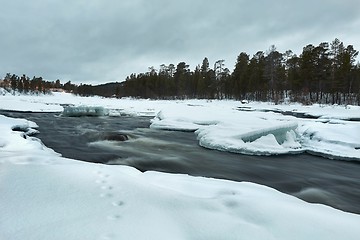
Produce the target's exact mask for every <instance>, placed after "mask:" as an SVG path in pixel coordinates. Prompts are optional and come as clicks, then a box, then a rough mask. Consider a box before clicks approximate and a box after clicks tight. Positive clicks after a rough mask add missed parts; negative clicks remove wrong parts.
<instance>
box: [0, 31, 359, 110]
mask: <svg viewBox="0 0 360 240" xmlns="http://www.w3.org/2000/svg"><path fill="white" fill-rule="evenodd" d="M358 53H359V52H358V51H357V50H355V49H354V47H353V45H347V46H345V45H344V43H343V42H341V41H340V40H339V39H337V38H336V39H335V40H333V41H332V42H331V43H328V42H322V43H320V44H319V45H318V46H315V45H312V44H308V45H307V46H305V47H303V51H302V53H301V54H300V55H299V56H297V55H296V54H294V53H293V52H292V51H291V50H288V51H286V52H284V53H281V52H279V51H277V49H276V47H275V46H271V47H270V48H269V49H268V50H267V51H258V52H257V53H255V54H254V55H253V56H250V55H249V54H248V53H246V52H241V53H240V54H239V55H238V57H237V59H236V62H235V66H234V68H233V70H232V71H230V70H229V68H228V67H226V65H225V61H224V60H217V61H215V63H214V66H210V63H209V59H208V58H206V57H205V58H204V59H203V61H202V63H201V64H199V65H197V66H196V68H195V69H194V70H190V69H189V65H188V64H186V62H180V63H178V64H177V65H175V64H162V65H160V66H159V67H158V68H155V67H149V69H148V71H147V72H145V73H133V74H131V75H130V76H128V77H127V78H126V79H125V81H122V82H117V83H108V84H102V85H96V86H92V85H88V84H80V85H75V84H72V83H71V82H70V81H68V82H67V83H65V84H61V83H60V80H57V81H56V82H46V81H43V80H42V79H41V80H39V79H38V78H35V77H34V78H35V80H36V79H37V81H35V80H34V79H33V80H30V79H28V78H27V77H26V76H25V75H23V76H22V77H17V76H16V75H11V74H7V76H6V77H5V79H4V80H5V81H7V83H8V85H11V87H12V88H13V89H14V88H16V89H19V90H20V91H27V89H30V90H31V91H45V90H46V89H50V88H62V89H64V90H66V91H69V92H73V93H75V94H79V95H82V96H92V95H100V96H105V97H119V98H121V97H134V98H151V99H189V98H202V99H235V100H245V99H246V100H248V101H268V102H274V103H276V104H277V103H281V102H283V101H291V102H301V103H303V104H312V103H321V104H354V105H360V64H359V62H356V58H357V56H358ZM33 81H34V83H33ZM3 82H4V81H3Z"/></svg>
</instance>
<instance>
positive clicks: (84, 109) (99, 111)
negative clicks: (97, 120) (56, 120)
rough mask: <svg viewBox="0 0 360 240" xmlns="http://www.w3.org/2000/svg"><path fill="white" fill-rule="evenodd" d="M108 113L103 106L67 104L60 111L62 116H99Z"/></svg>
mask: <svg viewBox="0 0 360 240" xmlns="http://www.w3.org/2000/svg"><path fill="white" fill-rule="evenodd" d="M108 114H109V113H108V111H107V110H106V109H105V108H104V107H92V106H77V107H73V106H69V107H65V108H64V111H63V112H62V116H64V117H100V116H106V115H108Z"/></svg>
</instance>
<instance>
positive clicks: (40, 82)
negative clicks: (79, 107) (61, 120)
mask: <svg viewBox="0 0 360 240" xmlns="http://www.w3.org/2000/svg"><path fill="white" fill-rule="evenodd" d="M0 87H2V88H5V89H6V90H8V91H9V92H12V93H13V94H15V93H23V94H49V93H51V92H52V91H56V90H60V89H62V90H65V91H68V92H76V89H77V86H76V85H75V84H72V83H71V82H70V81H68V82H67V83H65V84H62V83H61V82H60V80H59V79H58V80H56V81H46V80H44V79H43V78H42V77H36V76H34V77H33V78H31V79H30V77H28V76H26V75H25V74H23V75H21V76H18V75H16V74H11V73H7V74H6V76H5V77H4V78H3V79H2V80H0Z"/></svg>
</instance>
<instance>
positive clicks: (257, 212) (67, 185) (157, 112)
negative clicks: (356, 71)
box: [0, 93, 360, 240]
mask: <svg viewBox="0 0 360 240" xmlns="http://www.w3.org/2000/svg"><path fill="white" fill-rule="evenodd" d="M238 104H239V103H238V102H235V101H212V102H209V101H206V100H190V101H150V100H132V99H120V100H119V99H103V98H80V97H76V96H73V95H69V94H65V93H54V95H52V96H21V97H19V96H11V95H4V96H0V109H7V110H19V111H36V112H38V111H53V112H61V111H62V110H63V107H62V106H69V105H71V106H81V105H84V106H102V107H104V108H106V109H108V110H109V112H110V113H112V114H113V116H120V115H122V114H131V115H137V116H139V115H140V116H153V117H154V119H153V120H152V127H153V128H157V129H171V130H187V131H195V134H197V136H198V139H199V143H200V144H202V145H204V146H206V147H209V148H214V149H219V150H222V151H234V152H240V153H247V154H279V153H289V152H291V153H296V152H301V151H305V150H311V151H315V152H317V153H318V152H323V153H326V154H327V155H328V156H335V157H339V156H344V157H352V158H356V159H359V153H358V151H359V150H358V148H359V143H360V141H359V123H358V122H349V121H345V119H346V116H351V117H352V118H354V117H359V116H358V115H359V108H357V107H348V108H346V109H345V108H341V107H340V106H339V107H334V108H328V110H329V111H325V110H324V112H323V113H322V115H321V116H324V117H323V118H321V119H298V118H295V117H290V116H283V115H281V114H279V113H274V112H263V109H265V108H266V109H267V110H271V109H272V108H273V107H274V105H265V104H262V103H249V107H250V108H252V109H251V110H252V111H246V112H245V111H239V110H238V108H237V107H238ZM251 104H252V105H251ZM250 105H251V106H250ZM276 107H277V108H278V107H279V106H276ZM282 107H283V108H294V107H295V106H282ZM296 108H297V109H300V108H301V106H296ZM313 108H319V106H314V107H313ZM344 109H345V110H344ZM301 110H302V111H303V112H309V113H310V112H313V113H314V112H316V111H315V110H311V108H310V107H304V108H302V109H301ZM330 110H331V111H330ZM284 111H286V110H284ZM333 111H334V112H333ZM337 111H338V112H347V113H348V114H347V115H346V114H345V113H339V114H338V113H336V112H337ZM357 114H358V115H357ZM330 116H331V117H330ZM334 119H337V120H334ZM37 127H38V126H37V125H36V123H34V122H31V121H27V120H25V119H13V118H8V117H5V116H2V115H0V132H1V135H0V239H12V240H18V239H19V240H20V239H21V240H22V239H28V240H38V239H52V240H57V239H68V240H71V239H255V240H256V239H274V240H275V239H349V240H352V239H354V240H355V239H358V236H359V234H360V229H359V228H358V226H360V216H359V215H356V214H350V213H346V212H342V211H340V210H336V209H334V208H331V207H328V206H324V205H320V204H310V203H306V202H304V201H302V200H300V199H298V198H295V197H292V196H289V195H286V194H283V193H280V192H278V191H276V190H274V189H271V188H269V187H265V186H261V185H258V184H254V183H248V182H232V181H226V180H219V179H210V178H203V177H191V176H188V175H182V174H166V173H159V172H153V171H149V172H145V173H141V172H139V171H138V170H136V169H134V168H132V167H126V166H118V165H115V166H114V165H102V164H94V163H87V162H80V161H75V160H72V159H66V158H63V157H61V156H60V155H59V154H57V153H55V152H54V151H53V150H51V149H48V148H47V147H46V146H44V145H43V144H42V143H41V141H40V140H38V139H37V138H35V137H31V136H29V135H31V134H32V133H33V131H36V129H37ZM13 129H16V130H19V131H13ZM307 191H310V192H312V191H314V190H313V189H308V190H307ZM301 194H307V192H306V191H304V192H301V193H299V195H301ZM322 194H326V193H319V195H322Z"/></svg>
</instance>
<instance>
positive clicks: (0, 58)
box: [0, 0, 360, 84]
mask: <svg viewBox="0 0 360 240" xmlns="http://www.w3.org/2000/svg"><path fill="white" fill-rule="evenodd" d="M0 8H1V11H0V77H4V76H5V74H6V73H7V72H10V73H15V74H18V75H21V74H27V75H28V76H30V77H33V76H34V75H35V76H42V77H44V78H45V79H47V80H56V79H60V80H61V81H62V82H66V81H69V80H70V81H71V82H73V83H91V84H97V83H104V82H111V81H123V80H124V79H125V78H126V76H128V75H130V74H131V73H133V72H134V73H139V72H146V71H147V70H148V67H149V66H154V67H155V68H158V66H159V65H160V64H162V63H164V64H169V63H173V64H175V65H176V64H177V63H179V62H181V61H184V62H186V63H187V64H189V65H190V68H191V69H194V68H195V66H196V65H197V64H200V63H201V62H202V60H203V58H204V57H208V59H209V61H210V64H211V66H212V64H213V63H214V62H215V61H216V60H219V59H224V60H225V65H226V67H228V68H229V69H230V70H231V71H232V70H233V68H234V64H235V61H236V57H237V56H238V55H239V53H240V52H243V51H244V52H247V53H248V54H250V56H252V55H253V54H255V53H256V52H257V51H259V50H261V51H266V50H267V49H269V47H270V45H272V44H273V45H275V46H276V48H277V49H278V51H280V52H285V51H286V50H289V49H291V50H293V52H295V53H296V54H300V53H301V51H302V48H303V47H304V46H305V45H307V44H310V43H311V44H314V45H318V44H319V43H320V42H324V41H326V42H331V41H332V40H334V39H335V38H339V39H340V40H341V41H343V42H344V44H345V45H349V44H352V45H354V48H355V49H356V50H360V30H359V29H360V1H359V0H341V1H340V0H336V1H335V0H272V1H270V0H221V1H209V0H182V1H171V0H31V1H30V0H29V1H23V0H0Z"/></svg>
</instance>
